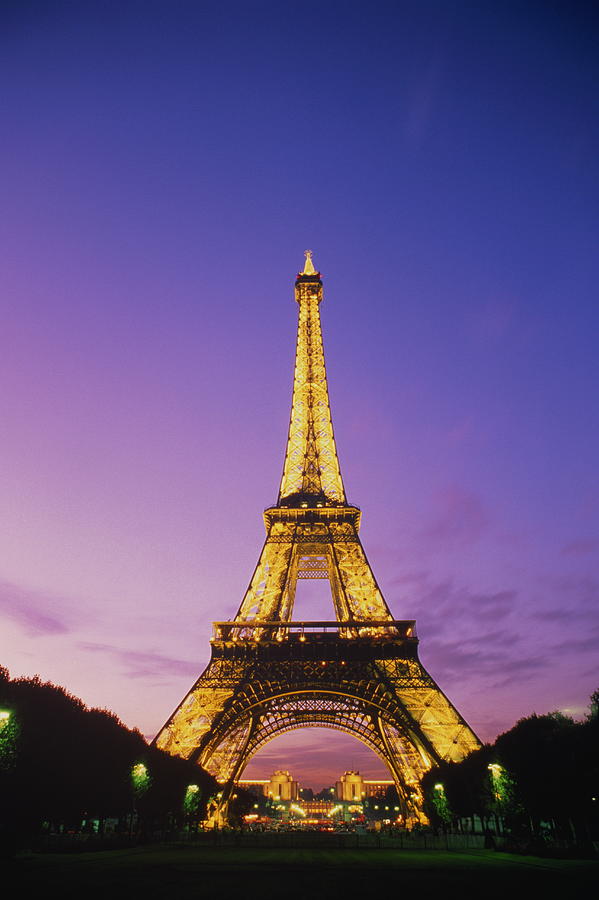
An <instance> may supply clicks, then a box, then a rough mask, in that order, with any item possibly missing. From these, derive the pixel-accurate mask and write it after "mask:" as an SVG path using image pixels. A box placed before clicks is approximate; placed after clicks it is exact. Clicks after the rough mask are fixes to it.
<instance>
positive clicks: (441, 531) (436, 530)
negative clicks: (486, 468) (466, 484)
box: [421, 485, 489, 544]
mask: <svg viewBox="0 0 599 900" xmlns="http://www.w3.org/2000/svg"><path fill="white" fill-rule="evenodd" d="M436 504H437V512H436V514H435V515H434V517H433V520H432V522H431V523H430V524H429V525H428V526H427V527H426V528H424V529H423V530H422V533H421V534H422V537H424V538H426V539H427V540H432V541H435V542H438V543H443V544H456V543H458V544H470V543H473V542H475V541H477V540H478V539H479V538H480V537H481V536H482V535H483V534H484V533H485V532H486V531H487V529H488V526H489V517H488V514H487V511H486V509H485V507H484V505H483V503H482V501H481V499H480V498H479V497H478V496H477V495H476V494H474V493H472V492H471V491H468V490H465V489H464V488H462V487H460V486H458V485H452V486H451V487H448V488H446V489H445V490H443V491H441V492H439V494H438V495H437V497H436Z"/></svg>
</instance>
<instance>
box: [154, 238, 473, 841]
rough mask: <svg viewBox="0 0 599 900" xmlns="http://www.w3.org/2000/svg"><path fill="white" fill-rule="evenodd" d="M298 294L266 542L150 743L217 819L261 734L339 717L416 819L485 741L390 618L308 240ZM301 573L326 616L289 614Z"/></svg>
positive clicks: (223, 817) (403, 627)
mask: <svg viewBox="0 0 599 900" xmlns="http://www.w3.org/2000/svg"><path fill="white" fill-rule="evenodd" d="M294 294H295V300H296V302H297V309H298V328H297V342H296V353H295V368H294V374H293V396H292V402H291V414H290V419H289V429H288V434H287V444H286V451H285V459H284V463H283V474H282V477H281V481H280V485H279V492H278V496H277V501H276V504H275V505H274V506H269V507H268V508H267V509H266V510H264V513H263V519H264V525H265V529H266V537H265V541H264V545H263V547H262V550H261V552H260V556H259V558H258V563H257V565H256V568H255V570H254V573H253V575H252V577H251V580H250V583H249V586H248V588H247V590H246V592H245V594H244V596H243V598H242V600H241V603H240V606H239V608H238V611H237V614H236V616H235V618H234V619H233V620H229V621H227V622H216V623H214V628H215V631H214V634H213V637H212V638H211V658H210V662H209V664H208V666H207V667H206V669H205V670H204V672H203V673H202V674H201V675H200V677H199V678H198V680H197V681H196V683H195V685H194V686H193V687H192V689H191V691H190V692H189V693H188V694H187V695H186V696H185V697H184V699H183V700H182V702H181V703H180V704H179V706H178V707H177V709H176V710H175V712H174V713H173V715H172V716H171V717H170V718H169V719H168V721H167V722H166V724H165V725H164V727H163V728H162V729H161V731H160V732H159V733H158V735H157V737H156V739H155V744H156V745H157V746H158V747H159V748H160V749H162V750H165V751H167V752H168V753H171V754H173V755H177V756H181V757H183V758H185V759H193V760H195V761H197V762H198V763H199V765H201V766H202V767H203V768H205V769H206V770H207V771H208V772H209V773H210V774H211V775H212V776H213V777H214V778H215V779H216V780H217V781H218V782H219V784H220V785H221V786H222V791H221V795H220V796H219V797H218V798H217V801H218V802H217V810H216V813H215V821H217V822H218V823H224V822H225V821H227V818H228V816H229V804H230V801H231V799H232V795H233V791H234V786H235V784H236V783H237V782H238V780H239V779H240V777H241V773H242V772H243V771H244V768H245V766H246V765H247V763H248V762H249V760H250V759H251V758H252V756H253V755H254V754H255V753H256V752H257V751H258V750H259V749H260V748H261V747H262V746H264V745H265V744H266V743H268V741H270V740H272V739H273V738H275V737H276V736H278V735H280V734H282V733H284V732H287V731H291V730H293V729H296V728H302V727H306V726H324V727H328V728H333V729H337V730H339V731H342V732H345V733H346V734H350V735H352V736H354V737H355V738H357V739H358V740H360V741H362V743H363V744H364V745H365V746H367V747H369V748H370V749H371V750H372V751H373V752H374V753H375V754H377V756H378V757H379V759H380V760H381V761H382V762H383V763H384V764H385V765H386V766H387V768H388V769H389V772H390V774H391V776H392V778H393V781H394V784H395V787H396V789H397V792H398V794H399V796H400V798H401V802H402V804H405V818H406V822H407V823H410V822H411V823H414V824H415V823H417V822H418V823H420V824H425V823H426V821H427V820H426V816H425V815H424V811H423V810H424V797H423V794H422V791H421V789H420V780H421V778H422V776H423V775H424V773H425V772H426V771H428V770H429V769H430V768H431V766H432V765H435V764H436V765H439V764H440V763H442V762H459V761H460V760H462V759H463V758H464V757H465V756H466V755H467V754H468V753H469V752H471V751H472V750H475V749H477V748H478V747H480V742H479V741H478V739H477V737H476V735H475V734H474V733H473V732H472V731H471V729H470V728H469V727H468V725H467V723H466V722H465V721H464V719H463V718H462V717H461V716H460V715H459V713H458V711H457V710H456V709H455V708H454V706H453V705H452V704H451V702H450V701H449V700H448V699H447V698H446V697H445V695H444V694H443V693H442V692H441V691H440V689H439V687H438V686H437V684H436V683H435V681H434V680H433V678H431V676H430V675H429V673H428V672H427V671H426V670H425V668H424V666H423V665H422V663H421V662H420V660H419V658H418V641H417V638H416V633H415V631H414V622H413V620H409V621H396V620H395V619H394V617H393V615H392V614H391V611H390V609H389V607H388V605H387V603H386V601H385V598H384V596H383V594H382V592H381V590H380V588H379V586H378V584H377V581H376V578H375V576H374V573H373V571H372V569H371V566H370V563H369V562H368V559H367V557H366V553H365V552H364V548H363V546H362V542H361V538H360V524H361V515H362V514H361V511H360V509H359V508H358V507H357V506H353V505H352V504H350V503H349V502H348V500H347V496H346V493H345V486H344V483H343V479H342V477H341V469H340V465H339V458H338V454H337V446H336V443H335V436H334V432H333V422H332V417H331V408H330V401H329V391H328V381H327V371H326V365H325V356H324V344H323V337H322V326H321V317H320V309H321V303H322V300H323V282H322V277H321V274H320V272H319V271H318V270H317V268H316V267H315V265H314V260H313V257H312V252H311V251H306V254H305V262H304V265H303V269H302V271H301V272H299V274H298V275H297V278H296V280H295V292H294ZM350 364H351V363H350V361H348V365H350ZM226 449H227V448H223V451H224V452H225V451H226ZM390 502H391V503H393V502H394V498H390ZM235 514H236V513H235V512H232V513H231V515H235ZM300 579H323V580H327V581H328V584H329V587H330V591H331V600H332V607H333V610H334V618H333V620H332V621H323V622H307V621H294V619H293V609H294V603H295V596H296V590H297V584H298V581H299V580H300ZM305 632H307V633H305ZM308 634H309V639H308V636H307V635H308ZM286 637H288V638H290V639H289V640H285V638H286ZM323 657H324V659H323ZM329 662H330V665H329ZM341 667H343V672H341Z"/></svg>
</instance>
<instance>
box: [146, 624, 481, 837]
mask: <svg viewBox="0 0 599 900" xmlns="http://www.w3.org/2000/svg"><path fill="white" fill-rule="evenodd" d="M268 624H269V623H261V624H260V626H259V627H258V626H252V627H253V628H254V629H255V632H256V637H257V639H256V640H247V638H246V639H245V640H243V641H238V640H235V631H234V629H235V627H240V626H239V623H237V625H236V626H232V625H231V623H217V637H216V639H214V640H213V641H212V659H211V661H210V663H209V665H208V667H207V668H206V670H205V672H204V673H203V674H202V675H201V676H200V678H199V679H198V681H197V682H196V684H195V685H194V687H193V688H192V690H191V691H190V693H189V694H188V695H187V697H186V698H185V699H184V701H183V703H182V704H181V705H180V706H179V708H178V709H177V710H176V711H175V713H174V715H173V716H172V717H171V719H170V721H169V722H168V723H167V725H166V726H165V727H164V728H163V730H162V731H161V732H160V734H159V735H158V738H157V740H156V743H157V745H158V746H159V747H161V748H162V749H164V750H167V751H168V752H170V753H173V754H176V755H178V756H184V757H186V758H190V759H195V760H197V762H199V763H200V764H201V765H202V766H203V767H204V768H205V769H207V770H208V771H209V772H210V773H211V774H212V775H214V776H215V778H216V779H217V780H218V781H219V782H220V783H221V785H222V793H221V798H220V804H219V808H218V811H217V815H218V817H219V819H220V820H221V821H222V820H223V818H226V815H227V810H228V805H229V801H230V798H231V795H232V793H233V790H234V785H235V784H236V782H237V781H238V780H239V778H240V777H241V774H242V772H243V770H244V768H245V766H246V765H247V763H248V762H249V760H250V759H251V758H252V756H254V754H255V753H256V752H257V751H258V750H259V749H260V747H262V746H264V744H266V743H267V742H268V741H270V740H272V739H273V738H275V737H277V736H278V735H280V734H283V733H284V732H286V731H290V730H292V729H296V728H304V727H309V726H323V725H324V726H326V727H329V728H335V729H338V730H340V731H344V732H346V733H347V734H350V735H353V736H354V737H356V738H358V740H360V741H362V742H363V743H364V744H365V745H366V746H368V747H369V748H370V749H371V750H373V751H374V753H376V755H377V756H378V757H379V758H380V759H381V760H382V761H383V762H384V763H385V765H386V766H387V768H388V769H389V771H390V773H391V775H392V777H393V779H394V781H395V784H396V786H397V791H398V794H399V797H400V802H401V804H402V807H403V811H404V815H406V817H407V818H411V819H412V820H415V819H418V820H422V815H423V813H422V795H421V790H420V779H421V777H422V775H423V774H424V772H426V771H427V770H428V769H429V768H430V767H431V766H432V765H433V764H434V763H435V762H439V761H441V760H453V761H459V760H460V759H463V757H464V756H466V755H467V754H468V753H469V752H470V751H471V750H474V749H476V748H477V747H478V746H480V745H479V742H478V740H477V738H476V736H475V735H474V734H473V732H472V731H471V730H470V728H469V727H468V725H467V724H466V723H465V722H464V720H463V719H462V718H461V716H460V715H459V713H458V712H457V711H456V710H455V708H454V707H453V706H452V704H451V703H450V702H449V700H447V698H446V697H445V695H444V694H443V693H442V692H441V691H440V690H439V688H438V687H437V685H436V684H435V682H434V681H433V679H432V678H431V677H430V675H429V674H428V673H427V672H426V670H425V669H424V667H423V666H422V665H421V663H420V661H419V660H418V654H417V639H416V638H415V637H414V631H413V627H414V623H413V622H386V623H384V627H380V626H381V623H375V622H372V623H368V622H365V623H360V630H361V632H362V633H361V634H357V635H354V634H353V633H352V630H350V628H349V627H348V623H344V622H328V623H323V622H319V623H291V622H288V623H284V624H281V623H276V630H275V629H274V627H273V628H269V627H265V625H268ZM273 624H274V623H273ZM243 627H244V629H246V630H247V628H249V627H250V625H249V624H246V625H244V626H243ZM316 629H318V630H316Z"/></svg>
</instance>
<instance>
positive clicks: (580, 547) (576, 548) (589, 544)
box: [561, 538, 599, 556]
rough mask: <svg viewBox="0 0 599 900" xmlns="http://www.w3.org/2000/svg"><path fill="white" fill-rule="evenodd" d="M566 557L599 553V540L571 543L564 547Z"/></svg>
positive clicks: (579, 540) (580, 540)
mask: <svg viewBox="0 0 599 900" xmlns="http://www.w3.org/2000/svg"><path fill="white" fill-rule="evenodd" d="M561 552H562V554H563V555H564V556H588V555H590V554H591V553H599V538H579V539H578V540H577V541H570V543H569V544H565V545H564V546H563V547H562V551H561Z"/></svg>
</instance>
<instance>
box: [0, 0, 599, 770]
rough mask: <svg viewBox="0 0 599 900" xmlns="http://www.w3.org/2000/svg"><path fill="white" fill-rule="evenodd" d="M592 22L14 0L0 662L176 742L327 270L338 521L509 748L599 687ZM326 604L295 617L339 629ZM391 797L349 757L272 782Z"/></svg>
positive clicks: (426, 656) (349, 7) (277, 462)
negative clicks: (175, 720) (344, 507)
mask: <svg viewBox="0 0 599 900" xmlns="http://www.w3.org/2000/svg"><path fill="white" fill-rule="evenodd" d="M598 32H599V28H598V16H597V7H596V6H595V7H594V5H593V4H589V3H578V2H569V3H565V2H564V3H554V2H546V3H541V2H539V3H526V2H521V3H517V4H516V3H514V4H512V3H510V2H489V3H466V2H464V3H459V2H454V3H433V2H426V0H425V2H420V3H417V2H414V3H407V2H406V3H404V2H394V3H393V2H377V0H371V2H366V0H364V2H339V3H338V2H327V0H323V2H320V3H312V2H305V0H302V2H301V3H300V2H298V3H295V2H285V0H283V2H277V3H274V2H264V3H260V2H255V3H253V2H252V3H250V2H247V3H241V2H232V0H224V2H219V3H212V2H200V0H199V2H195V3H193V2H167V0H164V2H151V0H146V2H125V3H116V2H115V3H111V2H104V3H101V2H83V3H75V2H72V3H62V2H40V3H29V2H17V0H15V2H5V3H3V4H2V6H1V12H0V41H1V52H0V84H1V85H2V87H1V89H0V98H1V113H2V114H1V117H0V122H1V126H0V127H1V140H0V199H1V205H2V217H1V220H0V229H1V235H0V248H1V254H0V283H1V294H0V303H1V308H2V319H1V321H2V338H1V352H0V378H1V384H2V388H1V391H0V428H1V435H2V436H1V441H0V454H1V456H0V528H1V529H2V532H1V537H0V615H1V617H2V629H1V633H0V640H1V646H0V663H2V664H4V665H6V666H7V667H8V668H9V669H10V672H11V674H12V675H13V676H17V675H28V676H30V675H34V674H36V673H39V675H40V677H41V678H42V679H44V680H45V679H49V680H52V681H54V682H56V683H59V684H62V685H64V686H65V687H66V688H68V689H69V690H70V691H72V692H73V693H75V694H76V695H78V696H80V697H81V698H82V699H83V700H84V701H85V702H86V703H88V704H90V705H94V706H101V707H108V708H110V709H112V710H114V711H115V712H116V713H117V714H118V715H119V716H120V717H121V718H122V719H123V721H124V722H125V723H126V724H127V725H129V726H132V727H133V726H137V727H139V728H140V730H141V731H142V732H143V733H144V734H146V735H148V736H153V735H154V734H155V732H156V731H157V730H158V729H159V728H160V726H161V725H162V724H163V722H164V721H165V720H166V718H167V717H168V716H169V714H170V713H171V712H172V711H173V709H174V708H175V706H176V705H177V704H178V703H179V701H180V700H181V699H182V697H183V695H184V694H185V693H186V691H187V690H188V689H189V687H190V686H191V684H192V682H193V681H194V680H195V678H196V677H197V676H198V675H199V674H200V672H201V671H202V670H203V668H204V666H205V665H206V663H207V661H208V658H209V637H210V634H211V623H212V621H213V620H215V619H227V618H231V617H233V616H234V615H235V612H236V611H237V608H238V606H239V603H240V600H241V598H242V596H243V593H244V591H245V589H246V587H247V584H248V581H249V579H250V576H251V574H252V572H253V569H254V566H255V564H256V561H257V559H258V554H259V551H260V548H261V546H262V543H263V539H264V528H263V524H262V518H261V512H262V510H263V508H264V507H266V506H268V505H269V504H271V503H273V502H275V501H276V496H277V490H278V486H279V480H280V475H281V471H282V464H283V453H284V449H285V440H286V436H287V427H288V420H289V409H290V402H291V385H292V371H293V360H294V351H295V334H296V317H297V306H296V304H295V303H294V301H293V279H294V276H295V273H296V272H297V271H298V269H299V268H301V266H302V260H303V251H304V250H305V249H306V248H307V247H310V248H312V249H313V251H314V261H315V264H316V266H317V267H318V268H319V269H320V270H321V271H322V273H323V276H324V292H325V295H324V296H325V299H324V302H323V304H322V307H321V314H322V323H323V331H324V341H325V353H326V359H327V367H328V377H329V389H330V395H331V404H332V413H333V422H334V426H335V435H336V440H337V447H338V451H339V457H340V463H341V470H342V474H343V477H344V481H345V486H346V490H347V493H348V498H349V500H350V501H351V502H353V503H355V504H357V505H358V506H360V507H361V509H362V513H363V518H362V522H363V524H362V531H361V534H362V540H363V544H364V547H365V550H366V552H367V554H368V557H369V559H370V562H371V565H372V567H373V570H374V572H375V575H376V577H377V579H378V581H379V583H380V585H381V588H382V590H383V593H384V595H385V597H386V599H387V602H388V603H389V605H390V607H391V610H392V612H393V613H394V615H396V617H397V618H415V619H416V621H417V628H418V633H419V637H420V655H421V659H422V661H423V663H424V664H425V666H426V667H427V669H428V670H429V671H430V673H431V674H432V675H433V677H434V678H435V679H436V680H437V682H438V683H439V685H440V687H441V688H442V690H443V691H444V692H445V693H447V695H448V696H449V697H450V699H451V700H452V701H453V702H454V703H455V705H456V706H457V708H458V709H459V711H460V712H461V713H462V714H463V715H464V717H465V718H466V719H467V721H468V722H469V724H470V725H471V726H472V727H473V728H474V730H475V731H476V732H477V733H478V735H479V736H480V737H481V738H482V739H483V740H492V739H493V738H494V737H495V736H496V735H497V734H498V733H499V732H501V731H504V730H506V729H508V728H509V727H511V726H512V725H513V724H514V722H515V721H516V720H517V719H518V718H519V717H521V716H524V715H529V714H530V713H532V712H533V711H536V712H538V713H544V712H548V711H550V710H555V709H561V710H563V711H565V712H568V713H571V714H572V715H575V716H582V715H584V713H585V710H586V708H587V705H588V699H589V695H590V693H591V692H592V691H593V690H595V689H597V688H599V670H598V665H597V663H598V647H599V475H598V468H597V461H598V459H599V423H598V417H597V393H598V386H599V362H598V357H599V354H598V335H599V301H598V297H597V284H598V283H599V277H598V276H599V273H598V268H599V267H598V264H597V246H598V237H599V227H598V210H599V203H598V199H599V198H598V177H597V176H598V159H599V141H598V137H599V115H598V113H599V110H598V105H599V103H598V97H599V79H598V75H599V55H598V54H597V45H598V44H597V38H598V36H599V34H598ZM332 617H333V611H332V605H331V602H330V591H329V588H328V584H327V583H326V582H319V583H318V584H310V583H307V582H301V583H300V585H299V590H298V600H297V605H296V615H295V618H332ZM279 766H283V767H284V768H289V769H290V770H291V771H292V772H293V774H294V775H295V776H296V777H299V779H300V780H301V781H302V782H303V783H304V784H312V786H313V787H315V788H318V787H321V786H322V785H324V784H330V783H331V782H332V781H333V780H334V779H335V778H336V777H337V776H338V775H339V774H340V771H343V770H344V769H346V768H348V767H355V768H359V769H360V771H362V772H364V773H366V774H367V775H370V776H373V777H374V776H378V775H380V774H382V773H383V772H384V769H383V767H382V765H381V763H380V762H378V760H376V758H375V757H374V756H373V755H372V753H371V752H370V751H368V750H366V748H363V747H362V746H361V745H360V744H359V743H358V742H357V741H355V740H354V739H351V738H349V737H345V736H341V735H337V734H336V733H335V732H332V731H327V730H323V729H309V730H306V731H300V732H295V733H292V734H289V735H286V736H284V737H282V738H279V739H277V740H275V741H273V742H272V743H271V744H269V745H267V746H266V748H264V749H263V750H262V751H261V752H260V753H259V754H258V755H257V756H256V757H255V759H254V760H253V761H252V762H251V763H250V765H249V767H248V769H247V770H246V776H254V777H259V776H262V777H265V776H266V775H269V774H270V772H271V771H272V770H273V768H275V767H279Z"/></svg>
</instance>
